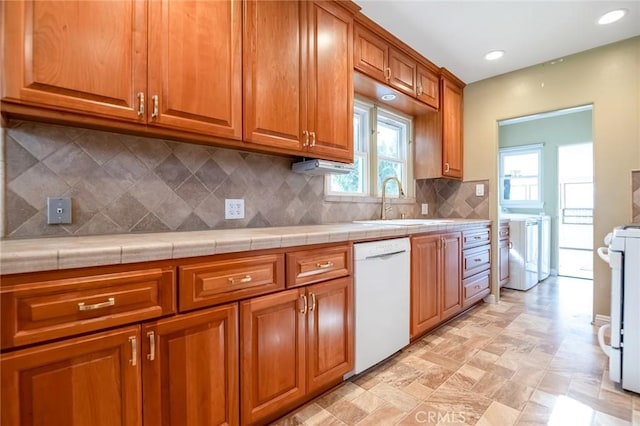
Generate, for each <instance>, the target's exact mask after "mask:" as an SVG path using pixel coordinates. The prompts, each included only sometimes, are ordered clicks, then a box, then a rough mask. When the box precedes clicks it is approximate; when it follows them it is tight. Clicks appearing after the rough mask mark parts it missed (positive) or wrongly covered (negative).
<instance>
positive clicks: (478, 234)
mask: <svg viewBox="0 0 640 426" xmlns="http://www.w3.org/2000/svg"><path fill="white" fill-rule="evenodd" d="M489 242H491V228H480V229H471V230H469V231H464V232H463V233H462V248H463V249H465V248H469V247H477V246H481V245H483V244H487V243H489Z"/></svg>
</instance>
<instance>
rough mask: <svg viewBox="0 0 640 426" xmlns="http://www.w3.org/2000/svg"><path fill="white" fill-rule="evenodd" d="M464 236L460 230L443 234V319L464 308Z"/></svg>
mask: <svg viewBox="0 0 640 426" xmlns="http://www.w3.org/2000/svg"><path fill="white" fill-rule="evenodd" d="M461 253H462V236H461V234H460V233H459V232H452V233H449V234H444V235H442V250H441V256H442V318H441V319H442V320H445V319H447V318H449V317H451V316H453V315H455V314H457V313H458V312H460V310H461V309H462V287H461V285H462V284H461V283H462V262H461V260H460V257H461Z"/></svg>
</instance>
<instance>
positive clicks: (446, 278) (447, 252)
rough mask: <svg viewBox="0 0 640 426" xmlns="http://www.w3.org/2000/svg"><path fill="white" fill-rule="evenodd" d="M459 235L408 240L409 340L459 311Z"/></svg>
mask: <svg viewBox="0 0 640 426" xmlns="http://www.w3.org/2000/svg"><path fill="white" fill-rule="evenodd" d="M461 241H462V235H461V233H460V232H450V233H446V234H433V235H424V236H419V237H413V238H412V239H411V337H412V338H415V337H418V336H420V335H421V334H423V333H425V332H426V331H428V330H429V329H431V328H433V327H435V326H437V325H438V324H440V323H441V322H442V321H444V320H446V319H447V318H450V317H452V316H453V315H455V314H457V313H458V312H460V311H461V310H462V290H461V278H462V275H461V274H462V267H461Z"/></svg>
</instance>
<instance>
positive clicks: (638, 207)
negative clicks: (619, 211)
mask: <svg viewBox="0 0 640 426" xmlns="http://www.w3.org/2000/svg"><path fill="white" fill-rule="evenodd" d="M631 199H632V202H631V204H632V208H631V218H632V219H631V221H632V222H633V223H640V170H634V171H632V172H631Z"/></svg>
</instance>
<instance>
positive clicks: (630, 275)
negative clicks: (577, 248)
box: [598, 223, 640, 393]
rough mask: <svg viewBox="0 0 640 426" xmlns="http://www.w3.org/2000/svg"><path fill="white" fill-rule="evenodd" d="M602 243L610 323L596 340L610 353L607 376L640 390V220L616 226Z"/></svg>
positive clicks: (599, 331) (623, 386)
mask: <svg viewBox="0 0 640 426" xmlns="http://www.w3.org/2000/svg"><path fill="white" fill-rule="evenodd" d="M605 244H608V247H600V248H598V255H599V256H600V257H601V258H602V259H603V260H604V261H605V262H607V263H608V264H609V266H610V267H611V322H610V324H607V325H604V326H602V327H600V330H598V341H599V343H600V347H601V348H602V350H603V351H604V353H606V354H607V355H608V356H609V378H610V379H611V380H612V381H614V382H616V383H620V385H621V386H622V388H623V389H626V390H629V391H633V392H637V393H640V223H636V224H632V225H626V226H619V227H617V228H615V229H614V230H613V233H612V234H608V235H607V236H606V237H605ZM607 329H611V342H610V343H611V344H610V345H605V344H604V334H605V332H606V331H607Z"/></svg>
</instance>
